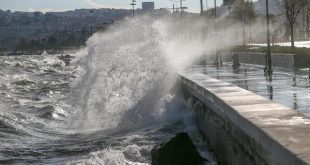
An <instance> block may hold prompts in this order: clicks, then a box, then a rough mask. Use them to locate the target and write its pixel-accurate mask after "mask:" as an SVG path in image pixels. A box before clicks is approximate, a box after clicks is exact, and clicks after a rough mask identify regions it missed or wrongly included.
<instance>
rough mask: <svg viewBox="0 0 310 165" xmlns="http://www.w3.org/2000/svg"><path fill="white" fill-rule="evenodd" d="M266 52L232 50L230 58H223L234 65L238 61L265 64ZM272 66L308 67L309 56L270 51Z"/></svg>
mask: <svg viewBox="0 0 310 165" xmlns="http://www.w3.org/2000/svg"><path fill="white" fill-rule="evenodd" d="M265 58H266V53H253V52H234V53H232V55H231V58H230V59H229V58H225V59H226V61H227V62H231V61H232V62H233V63H234V65H238V64H239V63H246V64H257V65H265V61H266V60H265ZM271 59H272V66H273V67H285V68H309V67H310V56H308V55H295V54H283V53H272V54H271Z"/></svg>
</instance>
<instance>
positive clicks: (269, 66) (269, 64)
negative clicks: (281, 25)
mask: <svg viewBox="0 0 310 165" xmlns="http://www.w3.org/2000/svg"><path fill="white" fill-rule="evenodd" d="M266 15H267V27H266V28H267V52H266V66H265V69H264V71H265V74H267V75H268V78H269V81H272V61H271V48H270V30H269V4H268V0H266Z"/></svg>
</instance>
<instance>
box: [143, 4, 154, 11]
mask: <svg viewBox="0 0 310 165" xmlns="http://www.w3.org/2000/svg"><path fill="white" fill-rule="evenodd" d="M154 10H155V5H154V2H142V11H144V12H151V11H154Z"/></svg>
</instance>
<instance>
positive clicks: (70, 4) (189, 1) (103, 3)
mask: <svg viewBox="0 0 310 165" xmlns="http://www.w3.org/2000/svg"><path fill="white" fill-rule="evenodd" d="M172 1H176V2H172ZM203 1H204V3H206V1H207V3H208V6H209V8H210V7H213V5H214V0H203ZM216 1H217V4H218V5H220V4H221V3H222V0H216ZM142 2H154V3H155V8H172V5H173V3H175V5H176V6H179V4H180V3H179V0H136V4H137V6H136V7H137V8H141V3H142ZM130 3H131V0H0V9H2V10H11V11H42V12H49V11H66V10H73V9H80V8H131V7H130V5H129V4H130ZM183 6H186V7H188V11H191V12H199V10H200V0H184V1H183Z"/></svg>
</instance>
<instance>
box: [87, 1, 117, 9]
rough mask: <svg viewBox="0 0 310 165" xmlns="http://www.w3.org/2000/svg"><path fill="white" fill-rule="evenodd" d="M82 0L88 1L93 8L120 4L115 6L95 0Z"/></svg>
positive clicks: (111, 6)
mask: <svg viewBox="0 0 310 165" xmlns="http://www.w3.org/2000/svg"><path fill="white" fill-rule="evenodd" d="M83 1H84V2H86V3H88V4H89V5H90V6H91V7H94V8H120V6H117V5H111V4H106V3H98V2H96V1H95V0H83Z"/></svg>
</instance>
